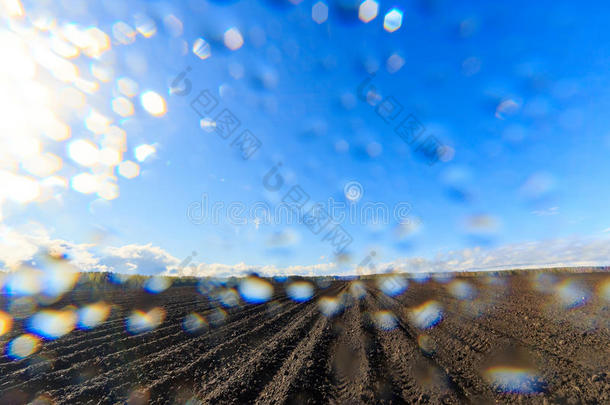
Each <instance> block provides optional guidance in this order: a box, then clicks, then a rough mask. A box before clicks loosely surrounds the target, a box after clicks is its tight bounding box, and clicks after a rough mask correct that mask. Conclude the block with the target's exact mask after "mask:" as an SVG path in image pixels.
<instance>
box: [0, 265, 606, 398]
mask: <svg viewBox="0 0 610 405" xmlns="http://www.w3.org/2000/svg"><path fill="white" fill-rule="evenodd" d="M553 277H555V280H554V281H553V282H552V283H550V284H549V283H547V282H546V281H545V280H543V279H539V278H536V277H533V276H531V275H527V274H526V275H513V276H508V275H506V276H499V277H485V276H477V277H464V278H459V279H453V280H436V279H429V280H425V281H420V282H417V281H415V280H409V283H408V287H407V288H406V290H405V291H404V292H402V294H399V295H396V296H390V295H388V294H386V293H384V292H383V291H382V289H383V288H382V287H380V285H379V282H378V279H373V280H363V281H362V285H364V286H365V291H366V293H364V294H362V296H360V294H359V293H358V291H359V290H358V289H357V288H354V286H353V285H354V282H353V281H335V282H332V283H331V284H330V285H328V286H324V287H325V288H322V287H316V289H315V296H314V297H313V298H312V299H311V300H309V301H307V302H304V303H297V302H293V301H292V300H290V299H289V298H288V297H287V296H286V294H285V292H284V287H283V286H284V285H285V284H284V283H279V282H275V283H274V287H275V288H274V291H275V293H274V296H273V297H272V299H271V300H270V301H268V302H266V303H263V304H246V303H244V302H243V301H241V302H240V304H239V305H237V306H235V307H232V308H224V309H223V311H224V314H225V315H226V316H225V317H224V319H223V312H220V311H219V309H218V306H219V304H218V303H216V302H214V301H212V300H210V299H209V298H207V297H206V296H204V295H202V294H200V293H199V292H197V290H196V288H195V287H171V288H169V289H168V290H166V291H165V292H163V293H161V294H157V295H154V294H149V293H145V292H143V291H118V290H114V291H105V292H99V291H98V292H93V291H82V290H81V291H75V292H73V293H72V294H71V295H70V296H69V297H65V298H64V299H63V300H62V302H60V303H57V304H54V306H55V307H57V308H60V307H63V306H65V305H68V304H74V305H76V306H77V307H80V306H82V305H84V304H87V303H91V302H95V301H98V300H100V299H101V300H104V301H106V302H108V303H112V304H113V309H112V312H111V316H110V317H109V318H108V320H107V321H106V322H105V323H103V324H101V325H99V326H98V327H97V328H95V329H93V330H91V331H81V330H75V331H73V332H71V333H69V334H67V335H65V336H64V337H62V338H60V339H57V340H51V341H45V342H44V343H43V346H42V348H41V350H40V351H39V352H38V353H36V354H34V355H32V356H31V357H28V358H25V359H22V360H12V359H11V358H9V357H7V356H6V355H4V354H3V355H2V357H0V403H1V404H13V403H14V404H21V403H28V402H30V401H33V400H35V399H38V401H40V402H38V403H54V404H83V403H92V404H98V403H104V404H106V403H108V404H114V403H130V404H145V403H150V404H166V403H180V404H186V403H188V404H190V405H193V404H207V403H261V404H262V403H264V404H267V403H269V404H271V403H336V404H352V403H397V404H400V403H408V404H411V403H434V404H437V403H456V404H457V403H473V404H484V403H540V404H552V403H561V404H564V403H565V404H580V403H590V404H596V403H599V404H608V403H610V302H609V301H608V297H607V296H606V295H604V294H607V291H608V290H607V283H608V280H609V279H610V274H608V273H591V274H555V275H553ZM456 281H458V284H456ZM459 282H462V283H461V284H460V283H459ZM604 283H606V284H604ZM464 286H467V287H469V288H470V289H466V292H467V294H464ZM574 286H576V287H574ZM603 286H606V289H604V287H603ZM573 287H574V288H573ZM573 290H575V291H577V292H580V291H585V292H588V294H589V295H587V296H585V297H584V298H583V299H581V298H580V297H575V296H574V294H573V293H572V292H573ZM386 292H387V291H386ZM577 295H578V294H577ZM321 297H330V298H325V299H323V300H322V302H325V303H326V304H328V305H326V306H324V307H323V309H324V310H325V311H326V312H327V314H322V313H321V311H320V308H321V306H320V299H321ZM0 302H1V303H2V304H3V307H4V308H5V307H6V306H5V305H4V304H5V303H6V298H0ZM152 307H162V308H164V310H165V312H166V314H167V315H166V317H165V320H164V321H163V322H162V323H161V324H160V325H159V326H158V327H156V328H155V329H154V330H152V331H150V332H147V333H142V334H137V335H133V334H130V333H128V332H127V331H126V328H125V318H126V317H127V316H128V315H129V314H130V313H131V312H132V311H133V310H134V309H142V310H147V309H149V308H152ZM329 308H330V309H329ZM426 308H427V309H428V310H426ZM193 312H196V313H198V314H200V315H201V316H202V317H204V318H206V319H207V321H208V323H209V327H207V328H204V329H203V330H201V331H199V332H197V333H188V332H187V331H185V329H184V327H183V323H182V322H183V319H184V317H185V316H186V315H187V314H190V313H193ZM439 313H440V314H441V316H437V315H438V314H439ZM435 316H436V318H435ZM21 328H22V326H21V325H20V324H19V322H17V323H16V324H15V325H14V328H13V330H12V331H11V332H10V333H9V334H7V335H5V336H2V337H0V347H4V346H5V344H6V342H7V341H9V340H10V339H11V338H13V337H14V336H16V335H18V334H20V333H23V330H22V329H21ZM3 353H4V350H3ZM42 401H47V402H42ZM189 401H190V402H189Z"/></svg>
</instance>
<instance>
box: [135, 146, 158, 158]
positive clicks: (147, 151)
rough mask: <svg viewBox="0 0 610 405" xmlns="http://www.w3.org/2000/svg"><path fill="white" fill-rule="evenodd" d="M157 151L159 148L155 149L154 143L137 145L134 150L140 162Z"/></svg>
mask: <svg viewBox="0 0 610 405" xmlns="http://www.w3.org/2000/svg"><path fill="white" fill-rule="evenodd" d="M156 151H157V149H155V147H154V146H153V145H147V144H142V145H139V146H137V147H136V148H135V149H134V151H133V152H134V155H135V157H136V160H137V161H138V162H143V161H145V160H146V158H148V157H149V156H152V155H154V154H155V152H156Z"/></svg>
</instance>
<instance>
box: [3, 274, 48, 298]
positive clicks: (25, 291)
mask: <svg viewBox="0 0 610 405" xmlns="http://www.w3.org/2000/svg"><path fill="white" fill-rule="evenodd" d="M41 276H42V274H41V272H40V271H39V270H34V269H30V268H23V269H20V270H17V271H15V272H12V273H9V274H8V275H7V276H6V279H5V280H4V286H3V290H4V293H5V294H7V295H12V296H29V295H35V294H38V293H39V292H40V289H41V288H42V285H41V279H42V277H41Z"/></svg>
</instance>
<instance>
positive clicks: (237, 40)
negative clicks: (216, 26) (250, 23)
mask: <svg viewBox="0 0 610 405" xmlns="http://www.w3.org/2000/svg"><path fill="white" fill-rule="evenodd" d="M224 42H225V46H226V47H227V48H229V49H230V50H232V51H236V50H238V49H239V48H241V46H242V45H243V44H244V38H243V37H242V35H241V32H239V30H238V29H237V28H235V27H232V28H229V29H228V30H227V31H226V32H225V36H224Z"/></svg>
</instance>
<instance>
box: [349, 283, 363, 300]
mask: <svg viewBox="0 0 610 405" xmlns="http://www.w3.org/2000/svg"><path fill="white" fill-rule="evenodd" d="M349 293H350V294H351V295H352V297H354V298H356V299H357V300H361V299H363V298H364V297H365V296H366V287H365V286H364V284H363V283H362V282H361V281H352V282H351V284H350V286H349Z"/></svg>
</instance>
